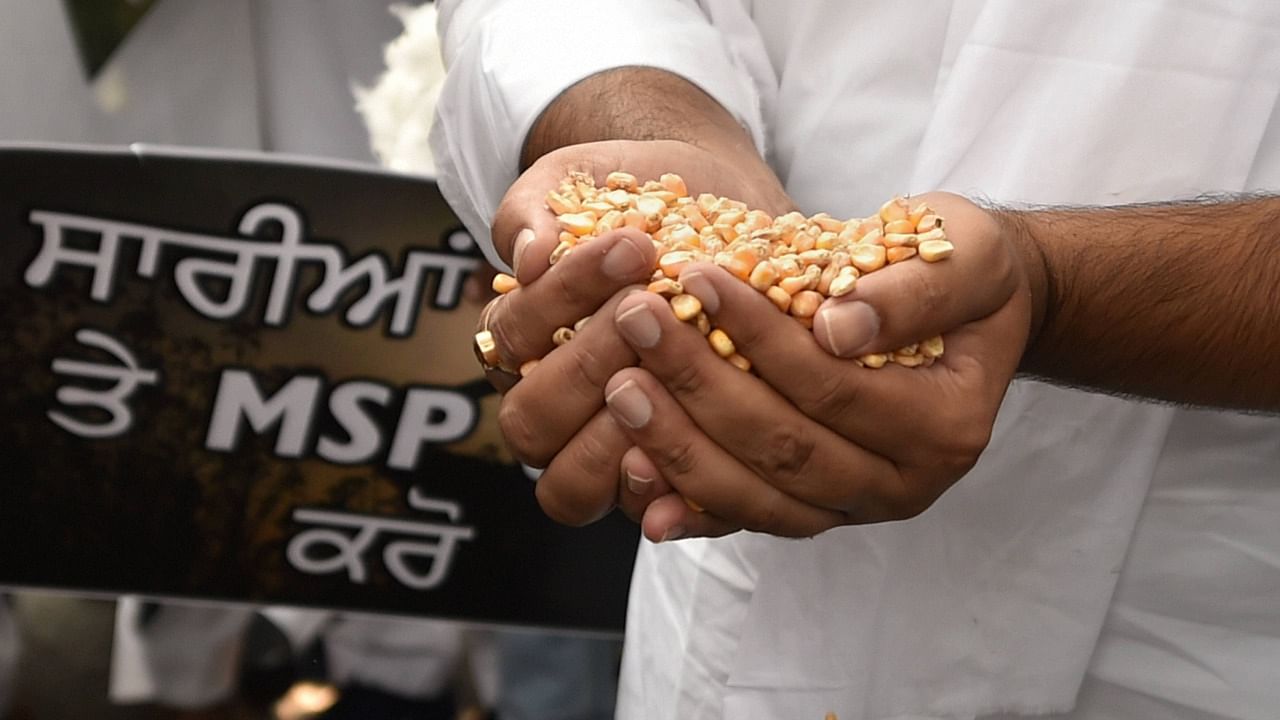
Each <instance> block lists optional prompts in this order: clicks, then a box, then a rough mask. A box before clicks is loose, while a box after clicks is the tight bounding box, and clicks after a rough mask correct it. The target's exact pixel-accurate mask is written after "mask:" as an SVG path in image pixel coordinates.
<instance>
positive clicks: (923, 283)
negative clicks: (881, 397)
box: [813, 193, 1017, 358]
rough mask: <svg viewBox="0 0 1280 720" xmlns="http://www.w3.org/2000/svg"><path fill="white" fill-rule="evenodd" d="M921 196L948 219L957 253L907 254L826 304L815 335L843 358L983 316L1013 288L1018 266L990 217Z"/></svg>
mask: <svg viewBox="0 0 1280 720" xmlns="http://www.w3.org/2000/svg"><path fill="white" fill-rule="evenodd" d="M931 198H933V199H934V200H935V201H936V202H934V201H931ZM923 199H924V200H925V201H926V202H931V205H934V206H935V209H937V210H938V213H939V214H940V215H944V216H945V217H946V218H947V228H948V231H949V236H948V239H949V240H951V242H952V244H953V245H955V248H956V249H955V253H954V254H953V255H952V256H951V257H949V258H947V259H946V260H945V261H942V262H933V263H930V262H923V261H920V260H915V259H912V260H908V261H906V262H901V263H896V264H894V265H890V266H888V267H885V268H882V269H880V270H877V271H876V272H873V273H868V274H867V275H865V276H863V277H860V278H858V282H857V285H856V286H855V288H854V290H853V292H851V293H849V294H848V295H845V296H843V297H840V298H832V299H829V300H827V301H826V302H824V303H823V304H822V307H821V308H819V310H818V313H817V314H816V315H815V316H814V320H813V334H814V337H815V338H816V339H817V341H818V344H819V345H821V346H822V348H823V349H824V350H826V351H827V352H830V353H831V354H833V355H836V356H839V357H845V358H853V357H859V356H861V355H865V354H867V353H882V352H892V351H893V350H896V349H898V348H901V347H905V346H907V345H910V344H912V343H916V342H919V341H921V340H924V339H925V338H931V337H934V336H936V335H940V334H942V333H945V332H947V331H949V330H952V329H954V328H956V327H959V326H960V325H963V324H964V323H967V322H970V321H973V320H977V319H979V318H983V317H986V316H987V315H990V314H991V313H993V312H995V311H996V309H997V308H999V307H1001V306H1002V305H1004V304H1005V303H1006V302H1007V301H1008V299H1009V297H1010V296H1011V295H1012V294H1013V292H1014V291H1015V288H1016V285H1017V278H1016V275H1015V266H1014V263H1013V260H1012V257H1011V255H1010V254H1009V253H1008V252H1007V251H1006V249H1005V247H1004V245H1003V243H1002V242H1000V241H999V239H998V238H999V236H1000V230H999V227H998V226H997V225H996V223H995V221H994V220H992V219H991V218H990V217H989V216H988V215H987V214H986V213H985V212H984V211H983V210H981V209H980V208H978V207H976V206H974V205H972V204H971V203H969V202H967V201H964V200H962V199H960V198H957V197H955V196H947V195H945V194H941V193H939V194H936V195H926V196H923ZM938 205H941V207H937V206H938Z"/></svg>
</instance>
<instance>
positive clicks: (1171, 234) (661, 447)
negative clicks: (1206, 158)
mask: <svg viewBox="0 0 1280 720" xmlns="http://www.w3.org/2000/svg"><path fill="white" fill-rule="evenodd" d="M624 90H625V91H624ZM659 100H660V102H659ZM524 158H525V161H526V162H527V163H528V168H527V169H526V170H525V172H524V173H523V175H522V176H521V177H520V179H519V180H518V181H517V182H516V183H515V185H513V186H512V188H511V190H510V192H509V193H508V195H507V197H506V199H505V200H504V202H503V204H502V206H501V207H500V209H499V211H498V213H497V216H496V217H495V220H494V225H493V227H494V242H495V245H496V247H497V248H498V250H499V252H500V253H501V254H502V256H503V257H504V258H506V259H508V260H509V261H511V262H513V263H514V265H515V267H516V271H517V275H518V278H519V279H520V281H521V284H522V287H521V288H520V289H519V290H516V291H514V292H512V293H509V294H508V295H506V296H503V297H502V298H501V299H499V301H497V303H496V304H495V305H494V306H493V307H492V309H491V311H490V312H489V313H488V318H487V320H486V323H487V327H488V328H489V329H490V330H491V331H492V332H494V334H495V337H496V338H497V339H498V344H499V347H500V348H501V351H502V353H503V361H504V363H503V364H504V365H506V366H508V367H518V365H519V363H520V362H521V361H522V360H524V359H528V358H533V357H543V358H544V359H543V361H542V363H541V364H540V365H539V366H538V367H537V369H536V370H535V372H533V373H532V374H530V375H529V376H528V377H526V378H524V379H523V380H521V381H520V382H519V383H515V384H514V385H512V384H511V382H510V380H509V376H507V379H506V380H505V382H504V381H503V379H502V378H501V377H497V375H498V374H496V373H495V377H494V379H495V381H498V382H499V383H500V387H501V386H503V385H505V386H506V389H508V392H507V393H506V395H505V396H504V400H503V405H502V410H501V415H500V420H501V424H502V428H503V431H504V434H505V435H506V437H507V439H508V442H509V443H510V444H511V446H512V449H513V451H514V452H515V453H516V454H517V456H518V457H520V458H521V459H522V460H523V461H524V462H526V463H529V464H531V465H535V466H539V467H545V468H546V471H545V473H544V474H543V476H542V478H541V479H540V481H539V483H538V486H537V494H538V500H539V502H540V503H541V505H542V507H543V509H544V510H545V511H546V512H547V513H548V515H550V516H551V517H552V518H554V519H556V520H558V521H561V522H564V523H568V524H584V523H588V522H592V521H594V520H596V519H598V518H600V517H601V516H603V515H604V514H606V513H607V512H609V511H610V510H611V509H612V508H613V507H614V506H617V507H620V508H621V509H622V511H623V512H625V513H626V514H627V515H628V516H629V517H631V518H633V519H634V520H636V521H637V522H639V523H641V527H642V529H643V531H644V534H645V536H646V537H648V538H649V539H651V540H654V541H662V540H671V539H675V538H679V537H690V536H714V535H722V534H726V533H729V532H734V531H737V530H740V529H749V530H755V531H760V532H766V533H771V534H775V535H781V536H809V535H813V534H816V533H819V532H822V531H823V530H826V529H828V528H831V527H835V526H838V525H844V524H853V523H868V522H884V521H891V520H899V519H905V518H909V517H913V516H915V515H918V514H919V513H921V512H923V511H924V510H925V509H927V508H928V507H929V506H930V505H931V504H932V503H933V502H934V501H935V500H936V499H937V498H938V497H939V496H940V495H941V494H942V493H943V492H944V491H945V490H946V489H947V488H948V487H950V486H951V485H952V484H953V483H955V482H956V481H957V480H959V479H960V478H961V477H962V476H963V475H964V474H965V473H966V472H967V471H968V470H969V469H970V468H971V467H972V466H973V464H974V463H975V462H976V461H977V459H978V456H979V455H980V454H981V452H982V451H983V449H984V448H985V447H986V445H987V442H988V441H989V438H990V432H991V428H992V426H993V424H994V422H995V416H996V412H997V410H998V408H999V406H1000V402H1001V399H1002V398H1003V396H1004V392H1005V390H1006V389H1007V387H1008V385H1009V383H1010V381H1011V380H1012V379H1013V377H1014V376H1015V375H1016V374H1017V373H1019V372H1024V373H1032V374H1035V375H1039V376H1042V377H1045V378H1048V379H1051V380H1053V381H1057V382H1063V383H1069V384H1076V385H1082V386H1086V387H1090V388H1095V389H1100V390H1103V391H1108V392H1118V393H1125V394H1133V395H1138V396H1143V397H1149V398H1155V399H1160V400H1166V401H1172V402H1180V403H1193V404H1207V405H1215V406H1222V407H1238V408H1248V409H1259V410H1277V409H1280V383H1276V382H1274V380H1273V378H1275V377H1277V376H1280V361H1278V360H1277V358H1280V330H1277V328H1280V302H1277V301H1276V299H1275V297H1274V293H1273V291H1272V290H1271V286H1272V284H1273V283H1274V278H1276V277H1280V238H1277V230H1276V228H1280V224H1277V221H1280V201H1277V200H1276V199H1275V198H1258V199H1252V200H1246V201H1239V202H1234V203H1190V204H1178V205H1165V206H1144V207H1134V208H1122V209H1097V208H1094V209H1078V210H1063V209H1046V210H1038V211H1022V212H1012V211H1003V210H994V209H984V208H980V207H978V206H977V205H975V204H973V203H971V202H969V201H968V200H966V199H964V198H962V197H959V196H955V195H950V194H945V193H934V194H929V195H926V196H923V197H922V198H920V199H923V200H924V201H926V202H928V203H929V204H930V205H931V206H932V207H933V208H935V209H936V210H937V212H938V213H939V214H940V215H941V216H943V217H945V218H946V219H947V231H948V236H949V239H951V241H952V242H953V243H954V245H955V246H956V252H955V255H954V256H953V257H952V258H951V259H949V260H948V261H946V262H944V263H938V264H925V263H903V264H900V265H894V266H890V267H888V268H886V269H884V270H882V271H879V272H877V273H874V274H871V275H869V276H867V277H864V278H862V279H860V280H859V283H858V286H857V289H856V290H855V291H854V292H853V293H851V294H850V295H847V296H845V297H842V298H839V299H833V300H828V301H826V302H825V303H824V304H823V306H822V308H821V309H820V310H819V312H818V314H817V316H815V323H814V330H813V332H812V333H810V332H809V331H807V330H804V329H803V328H801V327H800V326H799V325H797V324H796V323H795V322H793V321H791V320H790V319H789V318H787V317H785V316H784V315H782V314H781V313H778V312H777V311H776V309H774V308H773V307H772V305H771V304H770V303H769V302H768V300H766V299H765V298H764V297H763V296H761V295H760V294H759V293H757V292H756V291H754V290H752V289H750V288H749V287H747V286H746V285H745V284H743V283H741V282H739V281H737V280H736V279H734V278H732V277H730V276H729V275H728V274H727V273H726V272H724V271H723V270H721V269H720V268H717V267H715V266H712V265H696V266H691V267H689V268H686V269H685V271H684V273H683V274H682V276H681V281H682V283H684V284H685V287H686V290H687V292H690V293H691V294H694V295H696V296H698V297H699V299H700V300H701V301H702V302H703V305H704V309H705V310H706V311H707V313H708V315H709V316H710V317H711V318H712V321H713V324H715V325H717V326H719V327H722V328H723V329H724V330H725V331H726V332H728V334H729V335H730V337H732V338H733V339H734V342H735V344H736V345H737V347H738V351H739V352H740V353H741V354H743V355H744V356H746V357H748V358H750V359H751V360H752V362H753V364H754V369H755V371H756V375H754V376H753V375H749V374H746V373H742V372H741V371H739V370H737V369H735V368H733V367H732V366H730V365H729V364H728V363H725V362H724V361H723V360H721V359H720V358H719V357H717V356H716V355H715V354H714V353H713V352H712V351H711V349H710V348H709V347H708V345H707V343H706V341H705V340H704V339H703V338H702V336H701V335H700V334H699V333H697V331H696V330H695V329H693V328H692V327H690V326H688V325H686V324H683V323H680V322H679V321H677V320H676V319H675V318H674V317H673V316H672V315H671V313H670V311H669V310H668V309H667V308H666V306H665V303H664V302H663V301H662V300H661V299H660V298H658V297H656V296H654V295H651V294H647V293H638V292H636V290H638V289H639V288H640V287H641V286H642V285H643V283H645V282H646V281H647V278H648V275H649V272H650V270H649V269H650V268H651V267H652V263H653V249H652V245H651V243H650V242H649V241H648V239H647V237H646V236H644V235H643V234H640V233H635V232H633V231H626V230H624V231H617V232H614V233H610V234H608V235H605V236H603V237H601V238H599V239H597V240H594V241H591V242H590V243H588V244H587V245H584V246H583V247H582V248H581V249H579V250H575V251H574V252H573V253H571V254H570V255H569V256H568V257H567V258H566V259H565V260H563V261H562V262H560V263H558V264H557V265H555V266H554V267H551V266H549V265H548V263H547V261H546V258H547V256H548V255H549V253H550V251H551V249H552V248H553V247H554V246H555V244H556V234H557V229H556V228H555V223H554V218H553V216H552V214H551V213H549V212H548V211H547V210H546V208H545V205H544V200H543V199H544V197H545V194H546V192H547V190H549V189H552V188H554V187H555V186H556V185H557V184H558V183H559V180H560V179H561V178H562V177H564V175H565V174H566V173H567V172H568V171H570V170H582V171H586V172H590V173H592V174H593V175H594V176H595V177H596V179H597V182H602V181H603V179H604V176H605V175H606V174H607V173H608V172H610V171H612V170H618V169H623V170H626V171H628V172H631V173H633V174H636V175H637V176H638V177H642V178H645V177H657V175H659V174H661V173H664V172H677V173H680V174H681V175H682V176H683V177H684V178H685V180H686V183H687V184H688V186H689V189H690V192H691V193H694V194H697V193H700V192H712V193H715V194H717V195H723V196H727V197H732V198H735V199H741V200H744V201H746V202H747V203H748V204H750V205H751V206H752V207H759V208H762V209H765V210H769V211H771V212H773V213H780V212H785V211H787V210H790V209H792V208H793V207H794V203H793V202H792V201H791V200H790V199H789V198H788V197H787V196H786V194H785V192H784V191H783V190H782V187H781V183H779V182H778V180H777V178H776V177H775V176H774V175H773V173H772V172H771V171H770V170H769V168H768V166H767V164H765V163H764V161H763V160H762V159H761V158H760V157H759V156H758V155H757V154H756V152H755V150H754V148H753V146H752V145H751V143H750V138H749V137H747V134H746V133H745V132H744V131H743V130H742V129H741V128H740V127H739V126H738V125H737V123H736V122H735V121H734V120H733V118H732V117H730V116H729V115H728V114H727V113H726V112H725V111H724V110H723V108H721V107H720V106H719V105H717V104H716V103H715V102H714V101H713V100H711V98H709V97H708V96H706V95H705V94H703V93H701V91H699V90H698V89H697V88H695V87H693V86H691V85H689V84H688V83H686V82H685V81H683V80H681V79H679V78H676V77H674V76H671V75H669V74H666V73H663V72H661V71H657V70H647V69H622V70H617V71H612V72H609V73H603V74H601V75H597V76H594V77H592V78H588V79H587V80H585V81H583V82H582V83H580V84H579V85H576V86H574V87H573V88H571V89H570V90H568V91H566V92H565V93H564V94H563V95H562V96H561V97H560V98H559V99H558V100H557V101H556V102H555V103H554V104H553V105H552V106H551V108H549V110H548V111H547V112H546V113H545V114H544V116H543V117H542V118H541V119H540V121H539V122H538V124H537V125H536V126H535V128H534V130H533V132H532V133H531V134H530V137H529V140H528V144H527V145H526V148H525V153H524ZM526 228H527V229H529V230H531V231H532V232H523V233H522V231H523V230H525V229H526ZM517 238H523V240H522V241H521V242H518V243H517V242H516V239H517ZM529 238H532V239H531V240H529ZM1206 248H1209V249H1211V250H1212V252H1211V253H1209V252H1207V251H1206ZM1206 255H1209V256H1210V257H1209V258H1208V259H1206ZM1101 258H1105V260H1100V259H1101ZM587 315H593V320H592V321H591V322H590V323H589V324H588V325H587V326H586V328H585V329H584V330H583V332H582V333H580V334H579V336H578V337H577V338H576V339H575V340H574V342H572V343H569V344H567V345H564V346H562V347H559V348H555V347H554V346H553V345H552V344H551V342H550V337H551V334H552V332H553V331H554V330H555V329H556V328H557V327H560V326H562V325H572V324H573V323H574V322H575V321H576V320H577V319H578V318H581V317H584V316H587ZM939 333H943V334H944V337H945V340H946V353H945V355H944V356H943V357H942V358H941V359H940V360H939V362H937V363H935V364H934V365H933V366H932V367H929V368H916V369H906V368H901V367H896V366H889V367H886V368H883V369H880V370H870V369H865V368H861V367H859V366H858V365H857V364H856V363H854V362H852V361H851V360H850V359H849V358H853V357H857V356H859V355H862V354H865V353H868V352H881V351H891V350H892V349H894V348H897V347H901V346H903V345H906V344H909V343H911V342H914V341H916V340H919V339H920V338H924V337H929V336H932V335H936V334H939ZM1224 349H1229V351H1224ZM885 408H893V409H894V411H893V412H885V411H884V409H885ZM687 501H691V502H692V503H693V504H694V505H696V506H697V509H695V508H694V507H692V506H691V505H690V504H689V502H687Z"/></svg>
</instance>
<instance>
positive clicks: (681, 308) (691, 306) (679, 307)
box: [671, 293, 702, 322]
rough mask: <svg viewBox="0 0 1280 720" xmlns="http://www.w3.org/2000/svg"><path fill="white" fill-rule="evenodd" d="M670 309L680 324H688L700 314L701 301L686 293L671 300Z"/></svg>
mask: <svg viewBox="0 0 1280 720" xmlns="http://www.w3.org/2000/svg"><path fill="white" fill-rule="evenodd" d="M671 309H672V311H674V312H675V314H676V317H677V318H679V319H680V320H681V321H682V322H688V321H690V320H693V319H695V318H697V317H698V313H700V312H702V301H701V300H699V299H698V298H696V297H694V296H693V295H689V294H688V293H685V294H683V295H677V296H675V297H673V298H671Z"/></svg>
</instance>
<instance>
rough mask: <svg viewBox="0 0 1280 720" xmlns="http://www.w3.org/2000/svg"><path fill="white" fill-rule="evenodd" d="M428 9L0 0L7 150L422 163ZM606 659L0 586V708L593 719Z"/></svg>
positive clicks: (281, 614) (603, 648)
mask: <svg viewBox="0 0 1280 720" xmlns="http://www.w3.org/2000/svg"><path fill="white" fill-rule="evenodd" d="M434 24H435V18H434V8H433V7H432V6H431V5H430V3H416V2H415V3H411V4H407V5H399V6H396V7H395V8H391V7H389V5H388V2H387V0H218V2H210V1H209V0H0V144H2V143H15V142H36V143H73V144H81V145H112V146H117V147H118V146H122V145H127V144H131V143H135V142H141V143H150V144H158V145H168V146H176V147H180V148H219V149H229V150H250V151H262V152H269V153H279V154H287V155H290V156H302V157H305V158H312V159H317V160H324V161H332V160H339V161H343V162H346V163H354V164H356V165H358V166H368V167H370V168H373V167H377V166H379V165H381V166H384V167H392V168H394V169H396V170H400V171H406V172H412V173H417V174H423V175H428V176H429V175H430V174H431V172H432V169H433V168H432V163H431V157H430V152H429V150H428V149H427V144H426V136H427V131H428V129H429V123H430V118H431V113H432V108H433V106H434V98H435V94H436V93H437V92H438V89H439V85H440V83H441V82H442V81H443V77H444V70H443V68H442V66H441V65H440V62H439V51H438V46H437V45H436V41H435V37H434ZM3 202H4V198H0V203H3ZM481 275H483V274H481ZM478 280H479V281H478V282H474V283H473V285H474V286H475V287H473V288H470V289H469V292H470V293H471V297H470V301H469V302H470V303H471V305H473V306H474V307H479V306H480V305H481V304H482V303H483V300H484V297H483V294H484V292H485V291H486V283H485V282H484V280H485V278H484V277H480V278H478ZM459 322H463V323H466V324H470V322H471V321H470V320H467V319H465V318H463V319H460V320H459ZM15 551H16V548H9V549H6V550H5V551H4V552H15ZM0 584H2V579H0ZM619 656H620V643H619V640H618V639H617V638H612V637H599V636H584V635H575V634H563V633H548V632H533V631H528V630H515V629H502V628H492V627H477V626H464V625H460V624H455V623H447V622H438V621H432V620H421V619H407V618H393V617H385V616H384V617H379V616H372V615H351V614H337V613H331V612H320V611H314V610H312V611H305V610H298V609H293V608H283V607H254V606H237V605H221V604H200V603H187V602H182V603H179V602H174V601H171V600H156V599H148V598H140V597H121V598H116V597H102V596H93V597H87V596H75V595H67V594H59V593H52V592H44V591H29V590H19V589H13V590H10V591H6V592H3V593H0V719H2V720H33V719H43V718H67V717H91V718H210V719H212V718H280V719H281V720H287V719H291V718H372V719H375V720H376V719H378V718H405V719H406V720H407V719H409V718H468V719H469V720H480V719H481V718H502V719H503V720H515V719H520V720H536V719H538V718H557V719H558V720H577V719H579V718H582V719H587V718H606V717H612V708H613V696H614V682H615V680H616V675H617V670H618V661H619Z"/></svg>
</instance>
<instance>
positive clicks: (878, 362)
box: [858, 353, 889, 369]
mask: <svg viewBox="0 0 1280 720" xmlns="http://www.w3.org/2000/svg"><path fill="white" fill-rule="evenodd" d="M858 360H859V362H861V363H862V364H863V365H865V366H866V367H869V368H875V369H879V368H882V367H884V366H885V363H887V362H889V356H888V355H886V354H884V353H871V354H869V355H863V356H862V357H860V358H858Z"/></svg>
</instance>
